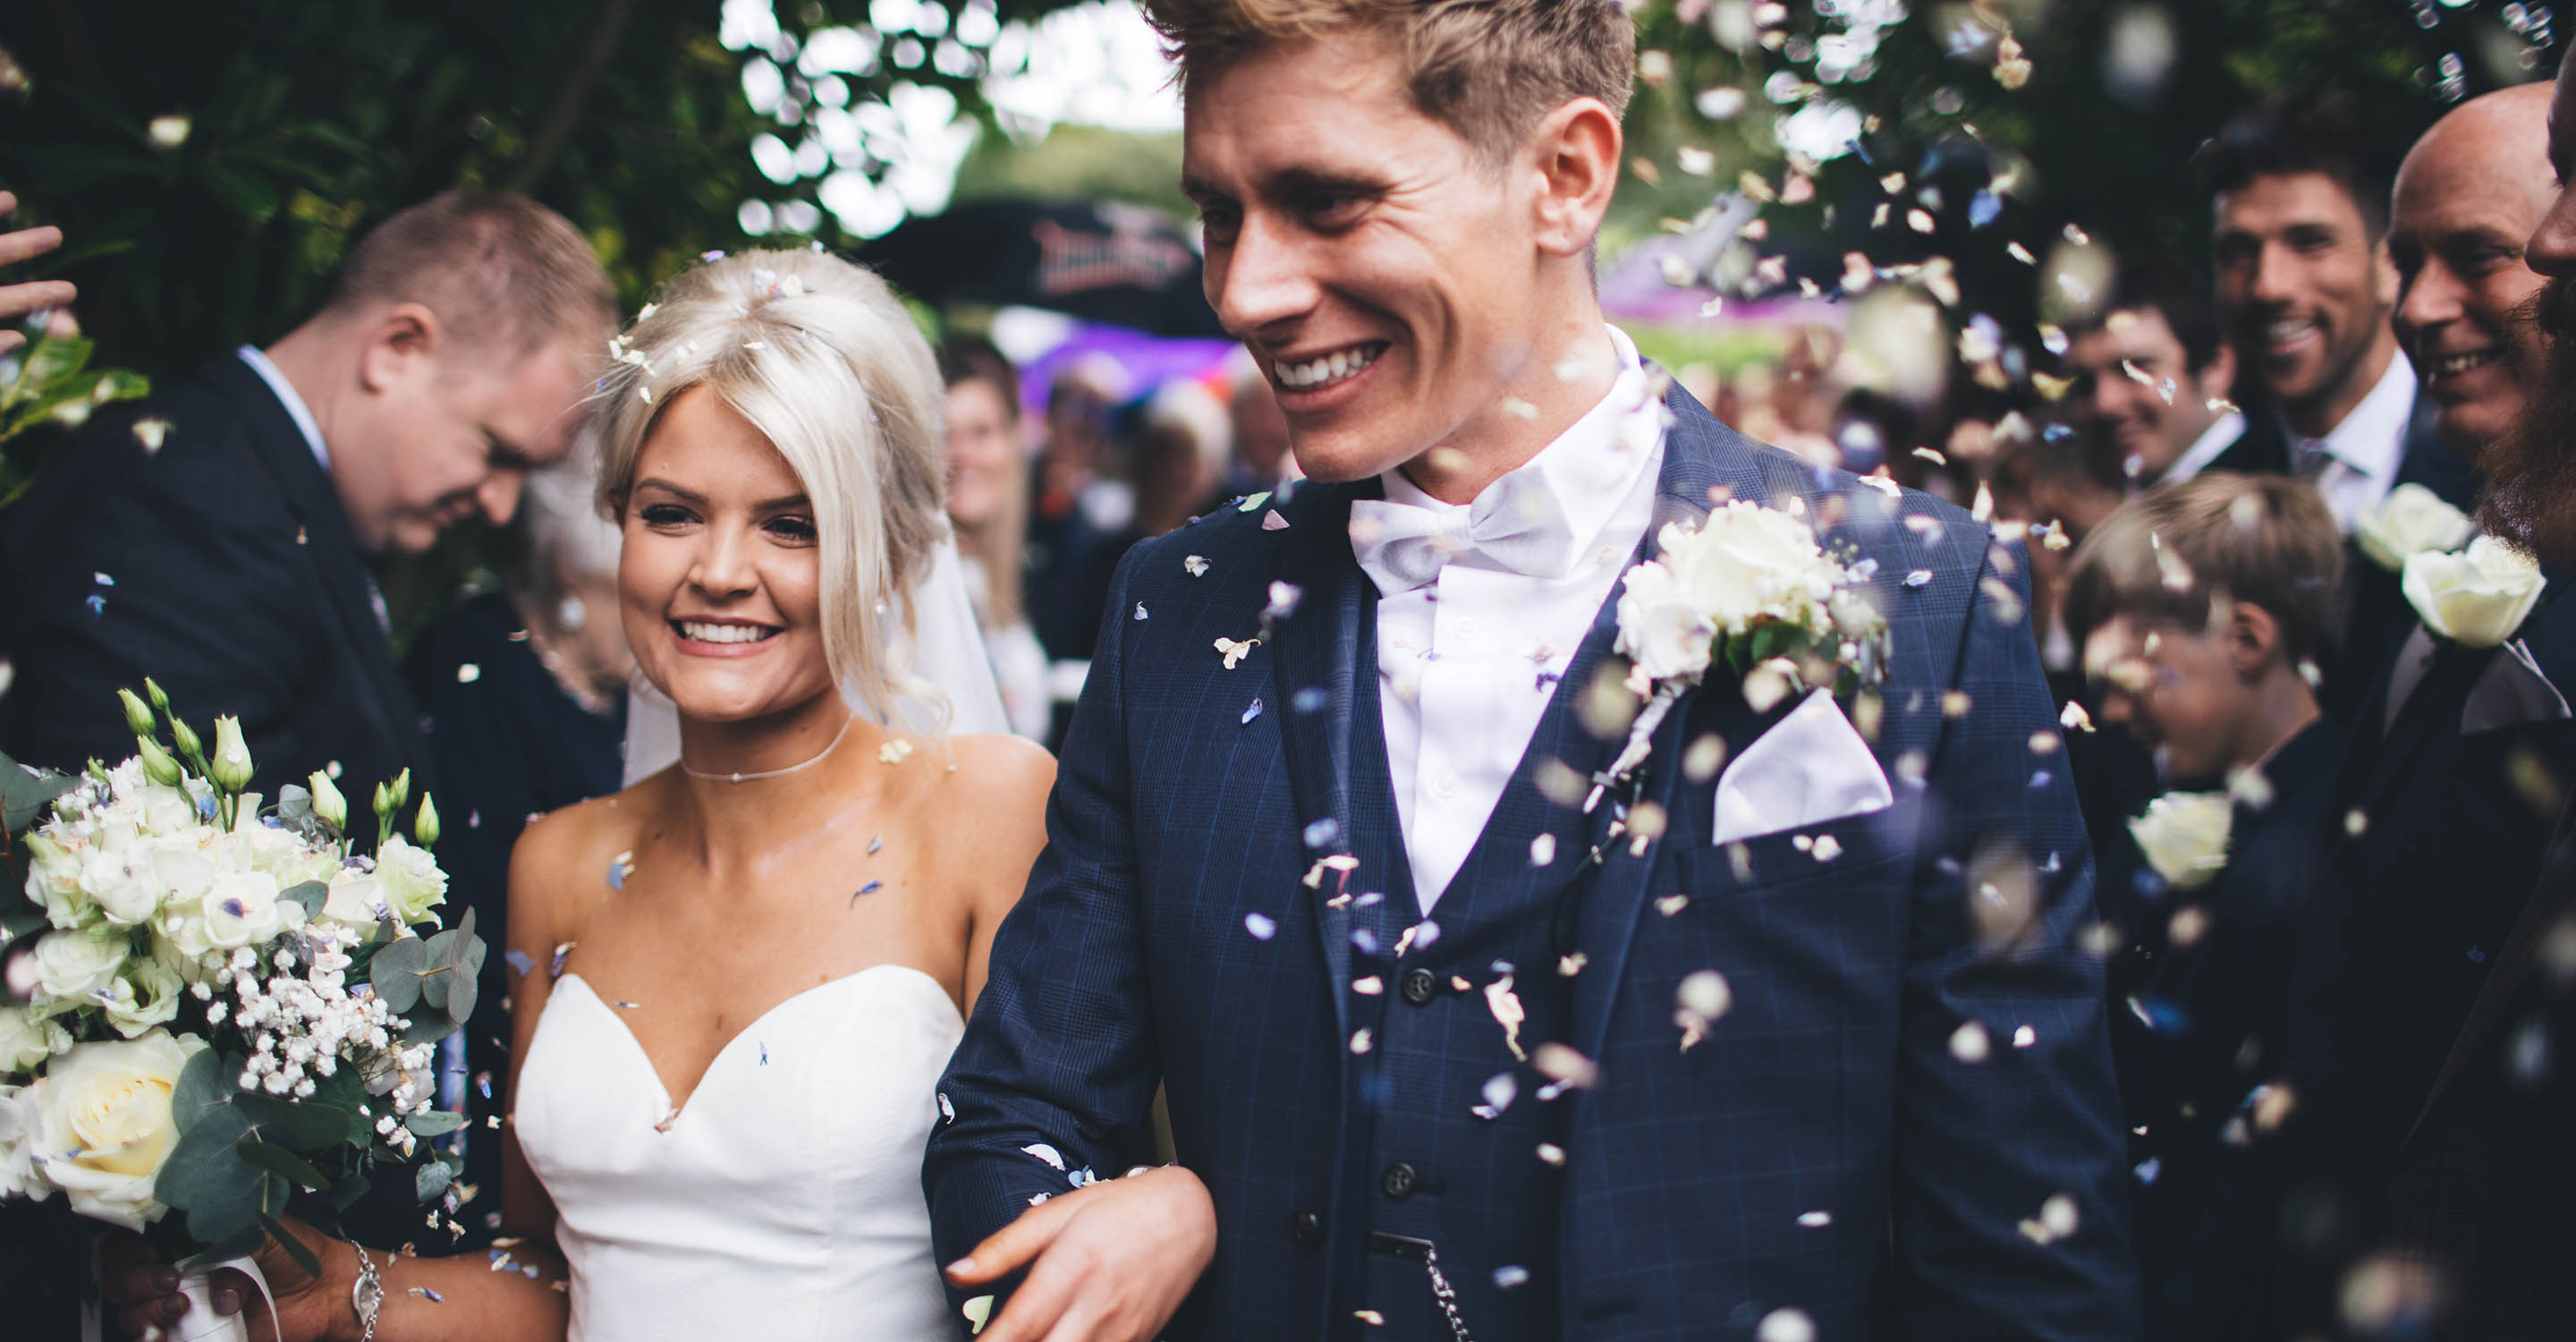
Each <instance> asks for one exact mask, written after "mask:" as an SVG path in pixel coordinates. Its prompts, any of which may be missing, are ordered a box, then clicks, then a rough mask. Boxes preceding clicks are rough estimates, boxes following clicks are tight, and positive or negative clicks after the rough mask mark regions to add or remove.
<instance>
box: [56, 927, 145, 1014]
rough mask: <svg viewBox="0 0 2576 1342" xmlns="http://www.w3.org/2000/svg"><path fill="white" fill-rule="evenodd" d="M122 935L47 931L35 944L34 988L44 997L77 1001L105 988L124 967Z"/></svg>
mask: <svg viewBox="0 0 2576 1342" xmlns="http://www.w3.org/2000/svg"><path fill="white" fill-rule="evenodd" d="M125 955H126V944H125V938H124V937H122V936H116V935H108V936H93V935H91V934H90V933H88V932H48V933H46V934H45V938H44V940H42V941H39V942H37V943H36V988H37V991H39V992H41V993H42V994H44V995H45V996H47V997H54V998H61V999H64V1000H69V1001H77V1000H81V999H85V998H87V997H89V995H90V994H92V993H95V992H98V991H100V990H101V989H104V988H105V987H107V985H108V984H110V983H112V982H114V981H115V979H116V971H117V970H118V969H120V968H122V967H123V966H124V964H125Z"/></svg>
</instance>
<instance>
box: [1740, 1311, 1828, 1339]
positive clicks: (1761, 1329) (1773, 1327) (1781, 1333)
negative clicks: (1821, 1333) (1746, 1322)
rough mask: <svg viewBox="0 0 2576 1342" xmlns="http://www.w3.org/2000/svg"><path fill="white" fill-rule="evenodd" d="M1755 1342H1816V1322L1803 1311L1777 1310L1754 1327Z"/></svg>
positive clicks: (1764, 1316)
mask: <svg viewBox="0 0 2576 1342" xmlns="http://www.w3.org/2000/svg"><path fill="white" fill-rule="evenodd" d="M1753 1339H1754V1342H1816V1321H1815V1320H1813V1319H1810V1318H1808V1317H1807V1312H1806V1311H1805V1310H1803V1309H1775V1310H1773V1311H1771V1312H1770V1313H1768V1314H1765V1315H1763V1316H1762V1322H1761V1323H1759V1324H1756V1325H1754V1329H1753Z"/></svg>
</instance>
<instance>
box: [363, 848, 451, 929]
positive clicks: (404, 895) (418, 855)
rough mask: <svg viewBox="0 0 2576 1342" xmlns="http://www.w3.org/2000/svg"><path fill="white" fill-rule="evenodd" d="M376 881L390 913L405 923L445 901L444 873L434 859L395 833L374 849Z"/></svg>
mask: <svg viewBox="0 0 2576 1342" xmlns="http://www.w3.org/2000/svg"><path fill="white" fill-rule="evenodd" d="M376 880H377V881H378V882H379V883H380V884H381V885H382V887H383V891H384V896H385V902H386V903H388V904H390V905H392V906H393V911H394V916H395V918H396V919H398V920H399V921H401V922H402V923H403V924H404V925H405V926H409V925H410V924H413V923H416V922H419V921H420V920H421V919H423V918H426V917H428V916H429V911H430V910H431V909H434V908H436V907H438V906H439V905H441V904H444V903H446V902H447V873H446V872H443V871H440V870H439V869H438V859H436V858H434V857H431V856H430V855H429V850H428V849H425V848H415V847H413V846H411V845H410V844H409V843H406V842H404V841H403V836H401V835H399V834H396V835H393V836H391V837H389V838H387V839H386V840H385V842H384V846H383V847H381V848H379V849H377V850H376Z"/></svg>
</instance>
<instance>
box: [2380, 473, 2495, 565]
mask: <svg viewBox="0 0 2576 1342" xmlns="http://www.w3.org/2000/svg"><path fill="white" fill-rule="evenodd" d="M2475 530H2477V528H2476V526H2475V525H2474V524H2472V523H2471V522H2470V521H2469V515H2468V514H2467V513H2464V512H2461V511H2460V510H2459V509H2457V508H2454V507H2452V506H2451V505H2450V504H2449V503H2448V502H2447V501H2445V500H2444V499H2443V498H2442V496H2441V495H2439V494H2436V493H2434V492H2433V491H2432V490H2429V489H2426V488H2425V487H2423V486H2422V485H2417V484H2404V485H2399V486H2398V487H2396V488H2395V489H2392V490H2390V491H2388V497H2387V498H2385V499H2383V500H2381V501H2380V504H2379V506H2378V507H2376V508H2373V509H2371V510H2370V511H2369V512H2367V513H2364V514H2362V517H2361V520H2360V522H2359V523H2358V524H2356V525H2355V526H2354V527H2353V531H2352V538H2353V540H2354V541H2356V542H2358V543H2359V544H2360V546H2361V552H2362V553H2363V554H2366V555H2368V556H2370V562H2372V563H2374V564H2377V565H2379V566H2380V567H2381V568H2384V569H2386V570H2388V571H2389V572H2391V573H2401V572H2404V571H2405V568H2406V561H2407V560H2409V559H2412V558H2414V557H2415V556H2417V555H2419V554H2423V553H2426V552H2427V551H2432V552H2447V551H2451V550H2456V549H2459V548H2460V547H2461V546H2463V545H2466V544H2468V542H2469V534H2470V533H2471V532H2473V531H2475Z"/></svg>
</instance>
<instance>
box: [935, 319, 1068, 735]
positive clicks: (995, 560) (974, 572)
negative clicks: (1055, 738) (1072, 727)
mask: <svg viewBox="0 0 2576 1342" xmlns="http://www.w3.org/2000/svg"><path fill="white" fill-rule="evenodd" d="M939 372H940V376H941V378H942V379H943V380H945V381H946V382H947V384H948V520H949V522H950V523H951V524H952V525H954V526H955V527H956V529H957V548H958V549H959V550H960V551H962V552H963V553H964V555H965V560H966V588H967V594H968V595H969V596H970V597H971V598H972V599H973V600H974V603H975V621H976V623H977V624H978V625H979V626H980V627H981V628H982V629H983V631H984V646H985V649H986V651H987V652H989V653H990V654H991V656H992V659H993V679H994V681H995V682H996V683H997V684H998V685H999V686H1000V688H1001V691H1002V711H1003V712H1004V714H1006V715H1007V716H1008V717H1009V718H1010V722H1011V730H1012V731H1013V732H1016V733H1018V734H1019V735H1021V736H1025V737H1028V738H1029V739H1030V740H1033V741H1042V740H1045V739H1046V735H1047V730H1048V727H1049V726H1050V723H1051V719H1052V707H1053V706H1052V704H1051V702H1050V700H1049V697H1048V693H1047V656H1046V649H1045V648H1043V647H1041V646H1039V644H1038V636H1037V634H1036V633H1035V632H1033V631H1032V630H1031V629H1030V628H1029V622H1028V619H1027V617H1026V616H1025V615H1024V614H1023V613H1022V611H1023V606H1022V602H1021V595H1022V588H1023V586H1024V584H1025V582H1026V576H1025V573H1024V571H1023V566H1024V562H1025V558H1026V552H1027V546H1028V529H1029V462H1028V455H1027V454H1026V453H1025V452H1022V451H1021V450H1020V379H1019V373H1018V372H1017V371H1016V370H1014V369H1013V368H1012V367H1011V363H1010V360H1008V359H1005V358H1003V357H1002V352H1001V351H1000V350H997V349H995V348H993V347H992V346H991V345H990V344H988V343H986V342H984V341H981V340H975V339H971V338H964V337H959V338H952V339H951V340H950V341H949V342H948V343H947V344H946V345H945V346H943V347H942V348H941V349H940V352H939Z"/></svg>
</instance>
